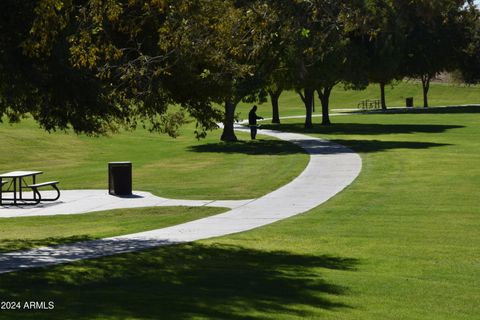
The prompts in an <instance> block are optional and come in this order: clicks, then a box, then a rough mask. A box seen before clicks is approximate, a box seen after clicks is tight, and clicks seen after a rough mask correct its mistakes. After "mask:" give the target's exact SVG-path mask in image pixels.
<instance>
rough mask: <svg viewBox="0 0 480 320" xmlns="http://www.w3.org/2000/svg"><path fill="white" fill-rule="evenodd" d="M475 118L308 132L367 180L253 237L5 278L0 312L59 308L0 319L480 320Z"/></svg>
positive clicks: (397, 120)
mask: <svg viewBox="0 0 480 320" xmlns="http://www.w3.org/2000/svg"><path fill="white" fill-rule="evenodd" d="M479 113H480V108H475V107H471V108H461V109H442V110H440V111H436V112H432V113H429V112H425V113H414V114H413V113H412V114H366V115H349V116H342V117H334V118H332V120H333V121H334V123H335V124H334V125H333V126H331V127H326V128H324V127H321V126H318V125H316V126H315V127H314V128H313V129H311V130H309V132H308V134H310V135H312V136H318V137H323V138H327V139H331V140H334V141H337V142H339V143H342V144H345V145H347V146H349V147H351V148H353V149H354V150H356V151H357V152H359V153H360V155H361V156H362V159H363V169H362V172H361V174H360V176H359V178H358V179H357V180H356V181H354V183H353V184H352V185H351V186H349V187H348V188H347V189H345V190H344V191H343V192H341V193H340V194H339V195H337V196H336V197H334V198H333V199H331V200H330V201H328V202H327V203H325V204H324V205H321V206H319V207H317V208H315V209H313V210H311V211H310V212H308V213H305V214H302V215H299V216H296V217H294V218H291V219H288V220H285V221H281V222H278V223H275V224H272V225H269V226H267V227H263V228H260V229H256V230H253V231H250V232H245V233H240V234H236V235H231V236H226V237H221V238H216V239H210V240H204V241H200V242H195V243H192V244H185V245H177V246H170V247H162V248H158V249H154V250H148V251H144V252H140V253H131V254H124V255H118V256H115V257H109V258H103V259H95V260H88V261H82V262H77V263H73V264H69V265H64V266H57V267H48V268H44V269H38V270H32V271H24V272H16V273H11V274H5V275H1V276H0V297H2V299H1V300H3V301H16V300H19V301H31V300H34V301H39V300H41V301H54V302H55V309H54V310H50V311H48V310H46V311H37V312H27V311H22V312H19V311H5V310H0V318H4V319H11V318H22V319H39V318H42V319H73V318H75V319H252V318H256V319H374V320H376V319H402V320H403V319H432V320H438V319H446V320H447V319H448V320H451V319H478V315H479V314H480V307H479V301H480V291H479V290H478V288H479V279H480V268H479V266H480V260H479V251H478V248H479V247H480V233H479V230H480V219H479V209H478V208H479V207H480V197H479V196H478V187H479V185H480V152H479V150H480V139H479V135H480V123H479ZM278 128H280V129H282V130H287V131H294V132H303V121H302V120H301V119H297V120H289V121H284V124H282V126H281V127H278ZM227 153H228V152H227ZM221 155H223V154H222V153H221V152H219V156H221ZM273 158H275V157H272V159H273ZM272 167H273V166H272ZM204 174H206V173H205V172H204Z"/></svg>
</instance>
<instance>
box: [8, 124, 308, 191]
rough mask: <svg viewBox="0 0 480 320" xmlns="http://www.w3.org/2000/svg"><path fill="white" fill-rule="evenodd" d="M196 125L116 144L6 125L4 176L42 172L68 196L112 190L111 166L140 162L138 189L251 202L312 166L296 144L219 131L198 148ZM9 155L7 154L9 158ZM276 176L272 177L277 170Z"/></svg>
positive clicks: (115, 139)
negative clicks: (234, 139)
mask: <svg viewBox="0 0 480 320" xmlns="http://www.w3.org/2000/svg"><path fill="white" fill-rule="evenodd" d="M194 127H195V126H194V124H190V125H187V126H186V127H185V128H183V131H182V135H181V136H180V137H178V138H176V139H173V138H170V137H168V136H165V135H159V134H152V133H149V132H146V131H144V130H137V131H134V132H123V133H121V134H117V135H112V136H110V137H98V138H92V137H86V136H77V135H75V134H64V133H52V134H48V133H46V132H44V131H42V130H41V129H39V128H38V126H37V125H36V124H35V123H33V121H31V120H24V121H22V122H21V123H20V124H15V125H12V126H10V125H8V124H1V125H0V139H1V141H2V145H3V146H4V149H2V150H3V152H2V155H1V157H0V172H7V171H11V170H40V171H44V174H43V175H42V176H39V178H38V180H39V181H49V180H59V181H60V185H59V187H60V188H61V189H107V163H108V162H111V161H125V160H129V161H132V163H133V187H134V189H135V190H143V191H151V192H153V193H154V194H156V195H158V196H162V197H168V198H177V199H212V200H220V199H251V198H256V197H259V196H262V195H264V194H266V193H268V192H270V191H272V190H275V189H277V188H278V187H280V186H281V185H283V184H285V183H287V182H288V181H290V180H291V179H292V178H293V177H295V176H297V175H298V174H299V173H300V172H301V171H302V170H303V168H304V167H305V166H306V164H307V162H308V156H307V155H306V154H305V153H304V152H303V150H302V149H301V148H299V147H297V146H295V145H292V144H291V143H287V142H284V141H279V140H274V139H270V138H264V139H263V138H262V140H258V141H253V142H252V141H250V140H249V137H247V135H245V134H241V133H240V134H239V138H241V139H243V140H244V141H243V142H241V143H238V144H227V143H222V142H219V136H220V130H217V131H214V132H211V133H210V134H209V135H208V137H207V139H204V140H201V141H197V140H196V139H195V137H194V134H193V131H194ZM7 150H8V152H7ZM273 167H274V168H275V170H272V168H273Z"/></svg>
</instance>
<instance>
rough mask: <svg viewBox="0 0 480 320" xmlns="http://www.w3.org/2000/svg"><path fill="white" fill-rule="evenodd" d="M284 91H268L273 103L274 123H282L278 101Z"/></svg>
mask: <svg viewBox="0 0 480 320" xmlns="http://www.w3.org/2000/svg"><path fill="white" fill-rule="evenodd" d="M282 91H283V90H282V89H278V90H275V91H270V90H269V91H268V94H269V95H270V100H271V101H272V123H280V112H279V109H278V99H279V98H280V94H282Z"/></svg>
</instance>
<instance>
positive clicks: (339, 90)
mask: <svg viewBox="0 0 480 320" xmlns="http://www.w3.org/2000/svg"><path fill="white" fill-rule="evenodd" d="M407 97H413V101H414V105H415V107H423V95H422V85H421V84H420V83H418V82H414V81H408V82H407V81H401V82H397V83H395V84H394V85H393V86H387V87H386V100H387V106H388V107H405V98H407ZM428 97H429V105H430V106H445V105H450V106H455V105H464V104H480V86H465V85H454V84H441V83H432V84H431V88H430V91H429V95H428ZM364 99H380V87H379V86H378V85H377V84H372V85H370V86H368V87H367V89H365V90H345V89H344V87H343V86H342V85H337V86H336V87H334V89H333V91H332V94H331V98H330V108H331V109H350V108H357V106H358V103H359V102H360V101H361V100H364ZM279 105H280V116H292V115H304V114H305V107H304V105H303V102H302V101H301V99H300V97H299V96H298V94H297V93H295V92H293V91H285V92H283V93H282V95H281V96H280V101H279ZM315 105H316V112H315V113H314V114H319V115H320V114H321V104H320V101H319V100H318V96H317V95H315ZM251 106H252V104H248V103H241V104H240V105H239V107H238V110H237V112H238V113H239V114H240V118H241V119H247V118H248V111H249V110H250V108H251ZM258 106H259V109H258V112H257V113H258V114H259V115H261V116H263V117H265V118H271V117H272V111H271V109H272V107H271V105H270V102H267V103H264V104H261V105H258Z"/></svg>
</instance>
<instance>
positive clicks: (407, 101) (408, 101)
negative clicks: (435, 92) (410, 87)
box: [405, 97, 413, 108]
mask: <svg viewBox="0 0 480 320" xmlns="http://www.w3.org/2000/svg"><path fill="white" fill-rule="evenodd" d="M405 104H406V105H407V108H413V97H408V98H406V99H405Z"/></svg>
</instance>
